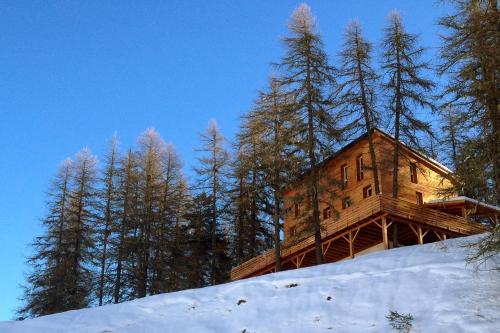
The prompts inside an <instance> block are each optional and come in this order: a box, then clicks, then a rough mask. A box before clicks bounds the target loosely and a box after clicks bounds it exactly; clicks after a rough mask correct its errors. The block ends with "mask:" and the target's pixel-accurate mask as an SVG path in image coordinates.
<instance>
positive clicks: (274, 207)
mask: <svg viewBox="0 0 500 333" xmlns="http://www.w3.org/2000/svg"><path fill="white" fill-rule="evenodd" d="M292 107H293V96H291V95H290V94H287V93H286V92H285V91H283V89H282V87H281V82H280V80H279V79H277V78H274V77H273V78H271V79H270V80H269V87H268V88H267V89H266V90H265V91H261V92H259V96H258V98H257V100H256V103H255V107H254V109H253V110H252V111H251V112H250V113H249V114H248V115H247V116H246V119H245V121H246V127H247V129H246V132H254V133H258V135H259V137H260V138H261V139H260V140H261V142H260V146H261V149H260V153H259V156H260V168H261V170H262V174H263V176H262V178H263V181H264V184H265V187H266V191H265V193H266V198H267V200H266V207H269V208H268V209H267V211H268V213H269V214H270V215H271V219H272V224H273V228H274V233H273V244H274V256H275V260H276V266H275V270H276V271H277V272H279V271H280V270H281V237H280V234H281V230H282V228H281V220H282V208H283V206H284V203H283V191H284V188H285V186H286V185H287V184H288V182H289V181H290V179H291V178H292V176H293V175H295V174H297V172H296V169H302V168H301V167H298V166H300V165H301V163H300V161H301V160H302V159H300V160H298V159H297V156H296V154H295V151H294V150H295V147H294V145H293V144H294V138H293V134H294V132H293V130H292V129H293V124H294V121H293V119H294V116H295V114H294V113H293V112H290V111H291V110H290V108H292ZM243 133H245V132H243ZM294 170H295V171H294Z"/></svg>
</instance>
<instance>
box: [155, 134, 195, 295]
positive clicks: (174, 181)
mask: <svg viewBox="0 0 500 333" xmlns="http://www.w3.org/2000/svg"><path fill="white" fill-rule="evenodd" d="M181 168H182V162H181V160H180V157H179V156H178V154H177V152H176V150H175V147H174V146H173V145H171V144H167V145H166V146H165V149H164V152H163V154H162V170H163V171H162V174H163V175H162V178H163V180H162V189H161V202H160V212H159V213H160V217H159V224H158V226H157V230H156V233H155V237H154V238H155V240H154V251H153V253H154V255H153V259H152V260H153V267H152V269H153V271H152V281H151V284H152V286H151V288H152V293H153V294H158V293H163V292H167V291H173V290H177V289H178V285H179V276H178V273H179V267H178V260H180V257H181V245H180V240H179V237H180V223H181V222H182V220H183V214H184V212H185V206H186V196H187V188H186V185H185V184H186V182H185V180H184V176H183V174H182V170H181Z"/></svg>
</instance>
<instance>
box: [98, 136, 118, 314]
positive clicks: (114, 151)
mask: <svg viewBox="0 0 500 333" xmlns="http://www.w3.org/2000/svg"><path fill="white" fill-rule="evenodd" d="M118 159H119V156H118V138H117V136H116V135H114V136H113V137H112V138H111V140H110V142H109V151H108V153H107V155H106V157H105V166H104V173H103V176H102V179H101V182H102V184H103V185H104V187H103V188H102V189H101V190H100V193H99V196H100V198H101V199H100V207H99V208H100V211H101V212H100V216H99V219H98V227H97V230H96V231H97V233H98V235H97V245H98V250H97V254H98V256H99V257H100V262H99V282H98V283H99V284H98V291H97V298H98V304H99V306H101V305H103V303H104V301H105V299H104V298H105V296H106V295H110V294H111V289H112V287H111V286H110V284H111V282H112V277H111V268H110V267H109V266H110V264H109V256H110V255H109V251H110V243H111V242H112V237H113V236H114V232H113V231H114V230H115V228H113V226H115V225H117V223H118V221H117V218H118V211H117V210H118V207H117V206H118V188H117V187H118V186H117V185H118V184H117V182H118V180H117V176H118V175H117V165H116V164H117V162H118ZM105 294H106V295H105Z"/></svg>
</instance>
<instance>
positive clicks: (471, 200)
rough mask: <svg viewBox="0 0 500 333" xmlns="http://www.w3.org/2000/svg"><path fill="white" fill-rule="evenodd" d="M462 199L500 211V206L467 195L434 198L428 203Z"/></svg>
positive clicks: (451, 201)
mask: <svg viewBox="0 0 500 333" xmlns="http://www.w3.org/2000/svg"><path fill="white" fill-rule="evenodd" d="M461 201H465V202H470V203H472V204H474V205H478V206H482V207H485V208H489V209H491V210H494V211H497V212H500V207H497V206H493V205H489V204H487V203H484V202H481V201H478V200H475V199H472V198H469V197H466V196H458V197H451V198H440V199H433V200H429V201H428V202H427V204H434V203H435V204H438V203H453V202H461Z"/></svg>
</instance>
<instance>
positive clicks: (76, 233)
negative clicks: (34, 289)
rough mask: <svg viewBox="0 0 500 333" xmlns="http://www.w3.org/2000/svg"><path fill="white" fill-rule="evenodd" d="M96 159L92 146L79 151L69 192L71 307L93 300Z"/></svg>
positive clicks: (69, 293)
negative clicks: (91, 149)
mask: <svg viewBox="0 0 500 333" xmlns="http://www.w3.org/2000/svg"><path fill="white" fill-rule="evenodd" d="M96 164H97V158H96V157H95V156H94V155H92V153H91V151H90V149H88V148H84V149H82V150H81V151H80V152H78V153H77V154H76V160H75V165H74V172H73V177H72V180H71V182H72V191H71V192H70V201H69V207H70V208H69V215H68V230H67V232H68V240H69V250H68V254H67V255H68V257H69V258H70V260H71V265H70V267H68V268H67V271H66V274H67V276H68V286H67V288H68V291H67V292H68V303H67V307H68V309H81V308H84V307H87V306H89V304H91V301H92V292H93V286H94V271H93V266H94V264H95V261H94V258H93V254H94V248H95V242H94V235H95V225H96V220H97V190H96V182H97V169H96V168H97V165H96Z"/></svg>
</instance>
